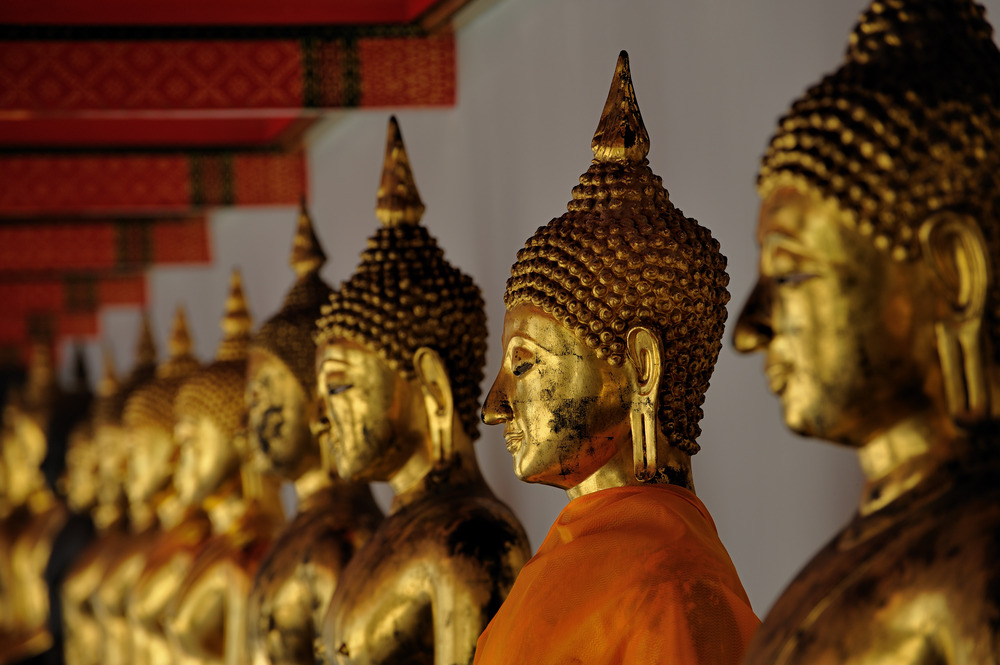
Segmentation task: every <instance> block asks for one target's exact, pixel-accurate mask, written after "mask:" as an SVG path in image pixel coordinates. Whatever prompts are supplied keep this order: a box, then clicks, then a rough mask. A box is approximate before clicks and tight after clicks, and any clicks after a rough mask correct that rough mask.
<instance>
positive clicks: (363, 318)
mask: <svg viewBox="0 0 1000 665" xmlns="http://www.w3.org/2000/svg"><path fill="white" fill-rule="evenodd" d="M388 134H389V135H388V141H387V146H386V157H385V165H384V169H383V172H382V180H381V183H380V185H379V189H378V202H377V205H376V209H375V210H376V215H377V216H378V218H379V220H380V221H381V222H382V225H381V227H380V228H379V229H378V230H377V231H376V233H375V235H374V236H373V237H371V238H370V239H369V240H368V248H367V249H366V250H365V251H364V252H363V253H362V255H361V264H360V265H359V266H358V268H357V270H356V271H355V273H354V275H353V276H351V278H350V279H349V280H348V281H347V282H345V283H344V284H343V285H341V287H340V288H339V289H337V290H336V291H334V292H333V294H332V295H331V296H330V303H329V305H327V306H326V307H324V308H323V316H322V317H321V318H320V320H319V321H318V322H317V323H318V326H319V333H318V335H317V345H318V349H317V374H318V382H319V391H320V395H321V397H322V399H323V400H324V402H325V406H326V410H327V412H328V414H329V418H330V427H331V433H330V436H329V440H330V441H331V444H332V447H333V451H332V452H333V455H332V457H333V458H334V460H335V463H336V466H337V470H338V473H339V474H340V475H341V476H342V477H344V478H346V479H351V480H366V481H371V480H388V479H390V478H391V477H392V476H394V474H396V473H397V472H398V471H399V470H400V468H401V467H403V466H404V465H405V464H406V463H407V461H408V460H410V459H413V458H415V456H418V457H419V456H423V458H425V461H426V462H427V463H428V464H430V465H432V466H435V467H448V466H450V465H453V464H456V463H458V462H460V461H461V458H462V457H465V458H466V459H469V458H471V457H472V455H473V452H472V447H471V442H472V441H474V440H475V439H476V437H477V414H476V411H477V404H478V398H479V382H480V381H481V380H482V376H483V373H482V367H483V360H484V354H485V346H486V343H485V341H486V316H485V313H484V312H483V300H482V296H481V295H480V292H479V288H478V287H477V286H476V285H475V284H474V283H473V281H472V279H471V278H470V277H469V276H467V275H465V274H463V273H462V272H461V271H459V270H458V269H457V268H455V267H454V266H452V265H451V264H450V263H448V262H447V261H446V260H445V258H444V252H443V251H442V250H441V249H440V248H439V247H438V245H437V242H436V241H435V240H434V238H432V237H431V236H430V234H429V233H428V232H427V230H426V229H425V228H424V227H423V226H422V225H421V224H420V219H421V217H422V215H423V212H424V205H423V203H422V201H421V200H420V196H419V194H418V193H417V189H416V185H415V183H414V181H413V174H412V172H411V170H410V163H409V158H408V157H407V154H406V149H405V147H404V145H403V139H402V136H401V134H400V131H399V126H398V124H397V123H396V119H395V118H392V119H390V121H389V133H388Z"/></svg>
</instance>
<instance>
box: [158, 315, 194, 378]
mask: <svg viewBox="0 0 1000 665" xmlns="http://www.w3.org/2000/svg"><path fill="white" fill-rule="evenodd" d="M168 344H169V349H170V357H169V358H167V360H165V361H164V362H163V363H161V364H160V366H159V367H157V368H156V376H157V378H164V379H167V378H174V377H179V376H185V375H187V374H190V373H191V372H193V371H194V370H195V369H197V367H198V360H197V359H196V358H195V357H194V355H192V349H193V346H194V345H193V344H192V343H191V333H190V332H189V330H188V322H187V314H186V313H185V312H184V308H183V307H182V306H180V305H178V306H177V310H176V312H175V313H174V322H173V325H172V326H171V329H170V340H169V342H168Z"/></svg>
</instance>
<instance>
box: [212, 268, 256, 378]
mask: <svg viewBox="0 0 1000 665" xmlns="http://www.w3.org/2000/svg"><path fill="white" fill-rule="evenodd" d="M251 328H253V319H251V318H250V310H249V309H248V308H247V301H246V297H245V296H244V295H243V278H242V277H241V276H240V271H239V269H238V268H234V269H233V272H232V275H231V276H230V278H229V295H228V297H227V298H226V314H225V316H224V317H223V318H222V342H221V343H220V344H219V350H218V352H217V353H216V354H215V357H216V359H217V360H239V359H241V358H244V357H245V356H246V349H247V344H248V343H249V341H250V330H251Z"/></svg>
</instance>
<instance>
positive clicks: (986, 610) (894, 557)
mask: <svg viewBox="0 0 1000 665" xmlns="http://www.w3.org/2000/svg"><path fill="white" fill-rule="evenodd" d="M967 480H968V481H969V482H968V483H966V484H962V485H954V486H951V487H949V488H944V489H941V490H940V491H939V492H938V493H937V494H936V496H934V497H933V498H929V499H928V500H927V501H926V502H923V503H922V504H921V505H912V506H906V507H900V509H899V510H897V511H895V514H878V513H876V514H874V515H871V516H868V517H864V518H859V519H857V520H855V521H854V522H852V523H851V524H850V525H849V526H848V527H847V528H846V529H845V530H844V531H843V532H842V533H841V534H839V535H838V536H837V537H836V538H835V539H834V540H833V541H832V542H831V543H830V544H829V545H827V546H826V547H825V548H824V549H823V550H822V551H821V552H820V553H819V554H817V556H816V557H815V558H814V559H813V560H812V561H811V562H810V563H809V565H808V566H807V567H806V568H805V569H804V570H803V571H802V572H801V573H800V574H799V575H798V577H796V579H795V581H793V582H792V584H791V585H790V586H789V588H788V589H787V590H786V592H785V593H784V594H783V595H782V597H781V598H780V599H779V601H778V603H777V604H776V605H775V607H774V608H773V609H772V611H771V614H770V616H769V621H768V622H767V623H766V624H765V625H764V626H763V627H762V628H761V631H760V633H759V634H758V636H757V638H756V640H755V643H754V645H753V647H752V648H751V650H750V653H749V656H748V659H747V662H748V663H799V662H802V663H805V662H818V661H822V660H823V658H824V657H829V656H830V655H831V654H839V655H838V660H839V662H843V663H847V664H851V663H862V662H870V660H869V659H871V658H875V657H880V656H888V655H890V654H892V653H902V652H904V651H905V652H907V653H911V652H912V653H913V654H916V655H918V656H919V657H915V658H914V659H913V660H912V661H910V660H908V661H907V662H942V663H949V662H993V659H995V658H996V655H997V654H1000V570H998V569H997V567H996V565H995V561H996V555H997V552H1000V487H997V486H996V484H995V480H993V481H992V485H987V482H989V479H986V478H980V479H979V480H976V479H975V478H968V479H967ZM882 512H886V511H880V513H882ZM967 648H971V649H973V650H974V651H981V653H965V654H954V653H952V652H953V651H954V650H955V649H967ZM779 654H781V655H780V657H779ZM956 658H958V660H957V661H956V660H955V659H956ZM921 659H925V660H921ZM963 659H964V660H963Z"/></svg>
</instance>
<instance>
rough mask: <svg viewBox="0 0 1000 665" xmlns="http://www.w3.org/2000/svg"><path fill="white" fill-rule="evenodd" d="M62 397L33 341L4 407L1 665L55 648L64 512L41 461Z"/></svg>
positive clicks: (44, 350)
mask: <svg viewBox="0 0 1000 665" xmlns="http://www.w3.org/2000/svg"><path fill="white" fill-rule="evenodd" d="M57 392H58V391H57V388H56V384H55V368H54V366H53V358H52V350H51V347H50V346H49V345H48V344H42V343H39V344H34V345H33V346H32V353H31V359H30V363H29V366H28V376H27V382H26V384H25V386H24V389H23V391H21V392H20V393H19V394H16V395H14V396H13V399H12V400H11V401H10V403H8V404H7V405H6V406H5V408H4V421H5V422H4V427H3V434H4V436H3V440H2V448H0V455H2V456H3V460H4V467H5V469H6V474H7V478H6V493H7V500H8V501H9V503H10V507H9V513H8V514H7V516H6V517H5V518H4V519H3V522H2V523H0V589H2V601H3V602H2V605H3V608H4V609H3V610H2V618H3V623H2V625H0V629H2V632H0V662H3V663H6V662H15V661H18V660H21V659H24V658H27V657H30V656H35V655H38V654H41V653H42V652H44V651H46V650H47V649H49V648H50V647H51V646H52V634H51V633H50V631H49V625H48V618H49V592H48V585H47V583H46V580H45V567H46V565H47V564H48V561H49V556H50V554H51V553H52V545H53V542H54V541H55V539H56V537H57V536H58V535H59V531H60V529H62V526H63V524H64V523H65V521H66V517H67V511H66V507H65V505H63V503H62V502H61V501H60V500H59V499H58V498H57V497H56V495H55V493H54V492H53V491H52V488H51V487H50V486H49V485H48V484H47V482H46V480H45V477H44V475H43V474H42V462H43V461H44V460H45V457H46V452H47V449H48V443H47V438H46V437H47V432H48V430H49V422H50V420H51V419H52V417H53V413H54V407H55V405H56V404H55V402H56V399H57V396H58V395H57Z"/></svg>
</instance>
